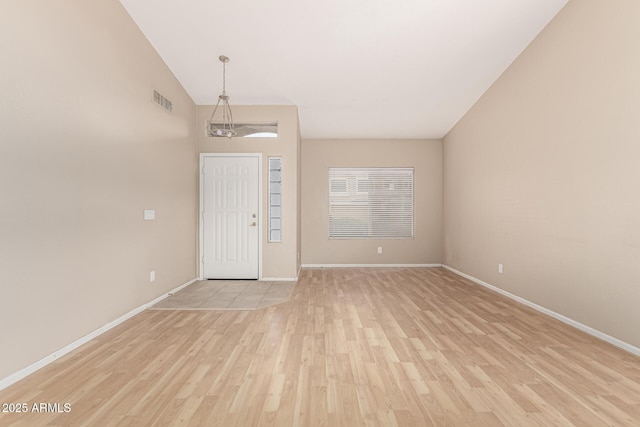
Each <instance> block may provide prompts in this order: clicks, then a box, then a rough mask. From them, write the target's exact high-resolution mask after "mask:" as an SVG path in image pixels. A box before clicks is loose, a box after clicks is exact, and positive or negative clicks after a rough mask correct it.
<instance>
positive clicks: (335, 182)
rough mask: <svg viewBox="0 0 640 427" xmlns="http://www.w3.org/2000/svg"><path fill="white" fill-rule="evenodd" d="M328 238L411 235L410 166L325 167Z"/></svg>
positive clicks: (411, 197)
mask: <svg viewBox="0 0 640 427" xmlns="http://www.w3.org/2000/svg"><path fill="white" fill-rule="evenodd" d="M329 238H330V239H412V238H413V168H329Z"/></svg>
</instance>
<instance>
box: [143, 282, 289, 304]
mask: <svg viewBox="0 0 640 427" xmlns="http://www.w3.org/2000/svg"><path fill="white" fill-rule="evenodd" d="M295 283H296V282H261V281H257V280H201V281H198V282H195V283H194V284H192V285H189V286H187V287H186V288H184V289H182V290H181V291H179V292H177V293H175V294H174V295H171V296H169V297H167V298H165V299H164V300H162V301H160V302H159V303H157V304H156V305H154V306H153V307H151V309H156V310H256V309H259V308H264V307H269V306H272V305H275V304H280V303H283V302H286V301H288V300H289V296H290V295H291V291H292V290H293V287H294V286H295Z"/></svg>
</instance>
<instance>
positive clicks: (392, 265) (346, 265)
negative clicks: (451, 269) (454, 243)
mask: <svg viewBox="0 0 640 427" xmlns="http://www.w3.org/2000/svg"><path fill="white" fill-rule="evenodd" d="M349 267H352V268H360V267H372V268H375V267H398V268H401V267H415V268H423V267H424V268H434V267H442V264H302V268H349Z"/></svg>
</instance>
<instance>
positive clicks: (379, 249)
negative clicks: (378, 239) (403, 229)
mask: <svg viewBox="0 0 640 427" xmlns="http://www.w3.org/2000/svg"><path fill="white" fill-rule="evenodd" d="M381 253H382V246H378V254H381Z"/></svg>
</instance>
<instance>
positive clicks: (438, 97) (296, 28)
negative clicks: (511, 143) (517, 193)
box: [120, 0, 568, 138]
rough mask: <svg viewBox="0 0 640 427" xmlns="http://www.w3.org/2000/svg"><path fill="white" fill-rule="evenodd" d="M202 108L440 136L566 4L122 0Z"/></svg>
mask: <svg viewBox="0 0 640 427" xmlns="http://www.w3.org/2000/svg"><path fill="white" fill-rule="evenodd" d="M120 1H121V3H122V4H123V5H124V7H125V8H126V9H127V11H128V12H129V14H130V15H131V17H132V18H133V19H134V21H135V22H136V24H137V25H138V26H139V27H140V29H141V30H142V32H143V33H144V34H145V35H146V37H147V38H148V39H149V41H150V42H151V44H152V45H153V46H154V48H155V49H156V50H157V51H158V53H159V54H160V56H161V57H162V58H163V59H164V61H165V62H166V63H167V65H168V66H169V68H170V69H171V70H172V71H173V73H174V74H175V76H176V77H177V79H178V80H179V81H180V83H181V84H182V85H183V87H184V88H185V90H186V91H187V92H188V93H189V95H190V96H191V97H192V98H193V100H194V101H195V103H196V104H198V105H207V104H215V103H216V101H217V98H218V95H219V94H220V92H221V91H222V63H221V62H220V61H219V60H218V56H219V55H222V54H224V55H226V56H228V57H229V58H230V62H229V63H228V64H227V72H226V74H227V79H226V89H227V94H228V95H229V96H230V97H231V98H230V102H231V105H232V107H233V105H243V104H257V105H262V104H264V105H273V104H293V105H297V106H298V109H299V115H300V129H301V134H302V137H303V138H441V137H442V136H444V135H445V134H446V133H447V132H448V131H449V130H450V129H451V128H452V127H453V126H454V125H455V123H456V122H457V121H458V120H459V119H460V118H461V117H462V116H463V115H464V114H465V112H466V111H467V110H468V109H469V108H470V107H471V106H472V105H473V104H474V103H475V102H476V101H477V100H478V98H479V97H480V96H481V95H482V94H483V93H484V92H485V91H486V90H487V89H488V88H489V86H491V84H492V83H493V82H494V81H495V80H496V79H497V78H498V77H499V76H500V74H501V73H502V72H503V71H504V70H505V69H506V68H507V67H508V66H509V64H510V63H511V62H512V61H513V60H514V59H515V58H516V57H517V56H518V55H519V54H520V53H521V52H522V51H523V50H524V49H525V48H526V47H527V45H528V44H529V43H530V42H531V41H532V40H533V39H534V38H535V37H536V35H537V34H538V33H539V32H540V31H541V30H542V29H543V28H544V27H545V25H547V23H548V22H549V21H550V20H551V19H552V18H553V17H554V16H555V15H556V14H557V13H558V11H559V10H560V9H561V8H562V7H563V6H564V5H565V4H566V3H567V1H568V0H482V1H478V0H321V1H319V0H270V1H268V0H227V1H220V0H189V1H183V0H120Z"/></svg>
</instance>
